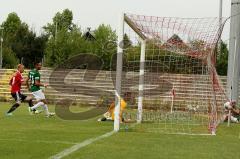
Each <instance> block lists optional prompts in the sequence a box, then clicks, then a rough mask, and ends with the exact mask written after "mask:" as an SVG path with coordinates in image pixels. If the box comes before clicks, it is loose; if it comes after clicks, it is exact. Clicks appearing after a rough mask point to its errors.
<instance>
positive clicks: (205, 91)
mask: <svg viewBox="0 0 240 159" xmlns="http://www.w3.org/2000/svg"><path fill="white" fill-rule="evenodd" d="M218 22H219V21H218V18H171V17H155V16H145V15H134V14H124V15H123V16H122V19H121V25H120V26H121V27H120V28H119V33H118V41H119V45H118V55H117V73H116V74H117V75H116V104H117V106H116V109H115V114H119V112H120V109H121V108H120V98H123V94H125V93H129V94H130V95H131V97H130V98H128V99H126V100H127V108H126V110H125V111H124V112H123V118H124V121H125V122H124V124H120V126H119V123H120V121H119V120H120V119H119V115H115V123H114V129H115V130H119V129H120V130H121V128H123V129H124V127H125V126H126V123H128V122H129V123H138V124H134V125H135V126H134V128H132V129H134V130H136V131H146V132H162V133H173V134H215V133H216V128H217V126H218V124H219V123H220V122H221V117H222V113H223V104H224V102H226V101H227V97H226V95H225V90H224V87H223V85H222V83H221V80H220V79H219V77H218V74H217V72H216V68H215V63H216V56H217V43H218V40H219V37H220V35H221V32H222V28H220V27H219V23H218ZM128 126H129V125H128Z"/></svg>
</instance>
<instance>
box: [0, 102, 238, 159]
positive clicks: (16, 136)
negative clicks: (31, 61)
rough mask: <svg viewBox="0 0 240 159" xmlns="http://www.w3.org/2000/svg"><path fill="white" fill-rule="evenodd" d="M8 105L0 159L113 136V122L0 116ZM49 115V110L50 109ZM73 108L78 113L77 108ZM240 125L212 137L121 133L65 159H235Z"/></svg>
mask: <svg viewBox="0 0 240 159" xmlns="http://www.w3.org/2000/svg"><path fill="white" fill-rule="evenodd" d="M10 105H11V104H10V103H0V112H1V114H0V159H45V158H46V159H47V158H49V157H50V156H53V155H55V154H57V153H59V152H61V151H63V150H64V149H67V148H69V147H71V146H73V145H75V144H76V143H81V142H83V141H84V140H87V139H90V138H94V137H98V136H100V135H103V134H105V133H107V132H110V131H112V129H113V123H112V122H105V123H100V122H97V121H96V119H92V120H87V121H65V120H62V119H60V118H58V117H56V116H55V117H52V118H46V117H45V116H44V114H39V115H29V113H28V111H27V106H26V105H25V104H24V105H22V106H21V107H20V108H19V109H18V110H16V112H14V116H11V117H5V115H4V114H5V112H6V111H7V110H8V109H9V107H10ZM50 109H51V110H54V106H50ZM76 109H77V108H76ZM239 143H240V124H232V125H231V126H230V127H227V126H226V124H222V125H221V126H220V127H219V128H218V132H217V135H216V136H186V135H164V134H160V133H149V132H137V131H120V132H119V133H116V134H113V135H112V136H110V137H108V138H105V139H102V140H99V141H96V142H94V143H92V144H90V145H88V146H86V147H83V148H81V149H79V150H78V151H76V152H73V153H72V154H70V155H68V156H66V157H65V159H160V158H161V159H194V158H196V159H216V158H218V159H223V158H224V159H228V158H229V159H237V158H239V157H240V149H239V148H240V144H239Z"/></svg>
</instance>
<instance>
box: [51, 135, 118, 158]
mask: <svg viewBox="0 0 240 159" xmlns="http://www.w3.org/2000/svg"><path fill="white" fill-rule="evenodd" d="M114 133H115V131H111V132H108V133H106V134H103V135H101V136H98V137H95V138H90V139H87V140H85V141H83V142H80V143H77V144H75V145H73V146H72V147H70V148H67V149H65V150H63V151H61V152H59V153H58V154H56V155H54V156H51V157H50V158H49V159H61V158H63V157H65V156H67V155H69V154H71V153H73V152H75V151H77V150H79V149H81V148H83V147H85V146H87V145H90V144H92V143H94V142H96V141H99V140H101V139H104V138H107V137H110V136H111V135H113V134H114Z"/></svg>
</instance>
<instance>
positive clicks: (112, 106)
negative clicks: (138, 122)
mask: <svg viewBox="0 0 240 159" xmlns="http://www.w3.org/2000/svg"><path fill="white" fill-rule="evenodd" d="M128 98H129V93H125V94H124V97H123V98H121V105H120V114H119V115H120V121H121V122H124V118H123V117H122V114H123V111H124V110H125V108H126V107H127V103H126V101H127V100H128ZM114 112H115V101H114V102H112V103H111V104H110V106H109V108H108V110H107V112H106V113H104V114H103V117H102V118H99V119H98V121H114Z"/></svg>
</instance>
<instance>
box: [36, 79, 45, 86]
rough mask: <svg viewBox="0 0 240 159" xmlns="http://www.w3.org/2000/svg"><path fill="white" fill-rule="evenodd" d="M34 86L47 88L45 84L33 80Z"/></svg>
mask: <svg viewBox="0 0 240 159" xmlns="http://www.w3.org/2000/svg"><path fill="white" fill-rule="evenodd" d="M35 85H36V86H43V87H47V86H48V85H47V84H44V83H41V82H40V80H35Z"/></svg>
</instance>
